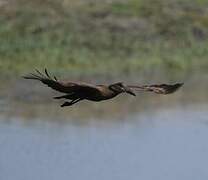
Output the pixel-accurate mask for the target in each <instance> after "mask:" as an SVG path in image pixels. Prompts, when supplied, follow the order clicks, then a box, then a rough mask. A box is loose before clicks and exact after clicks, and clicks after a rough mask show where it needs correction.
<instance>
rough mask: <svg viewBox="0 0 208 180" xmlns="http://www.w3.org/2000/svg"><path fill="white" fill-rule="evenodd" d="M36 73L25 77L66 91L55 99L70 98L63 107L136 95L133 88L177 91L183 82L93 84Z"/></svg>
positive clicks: (167, 92) (152, 90) (159, 92)
mask: <svg viewBox="0 0 208 180" xmlns="http://www.w3.org/2000/svg"><path fill="white" fill-rule="evenodd" d="M36 72H37V73H36V74H33V73H31V74H29V75H27V76H24V78H25V79H34V80H39V81H41V82H42V83H44V84H46V85H47V86H49V87H50V88H52V89H54V90H56V91H59V92H61V93H64V95H62V96H58V97H54V99H69V100H70V102H68V101H66V102H65V103H64V104H62V105H61V107H64V106H71V105H73V104H75V103H77V102H79V101H82V100H90V101H102V100H107V99H111V98H114V97H115V96H117V95H119V94H121V93H128V94H130V95H133V96H136V94H135V93H134V91H133V90H140V91H149V92H154V93H157V94H170V93H173V92H175V91H176V90H177V89H178V88H180V87H181V86H182V85H183V84H182V83H177V84H173V85H168V84H159V85H157V84H155V85H143V86H136V85H124V83H122V82H118V83H114V84H110V85H93V84H88V83H82V82H71V81H60V80H58V79H57V78H56V77H55V76H54V77H53V78H52V77H51V76H50V75H49V73H48V71H47V69H45V74H43V73H41V72H40V71H38V70H36Z"/></svg>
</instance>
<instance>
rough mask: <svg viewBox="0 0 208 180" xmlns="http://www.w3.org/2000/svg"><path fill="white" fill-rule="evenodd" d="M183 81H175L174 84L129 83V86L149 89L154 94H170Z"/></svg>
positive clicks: (144, 89)
mask: <svg viewBox="0 0 208 180" xmlns="http://www.w3.org/2000/svg"><path fill="white" fill-rule="evenodd" d="M182 85H183V83H176V84H153V85H143V86H137V85H129V86H128V87H129V88H132V89H135V90H140V91H149V92H154V93H156V94H171V93H174V92H175V91H177V90H178V89H179V88H180V87H181V86H182Z"/></svg>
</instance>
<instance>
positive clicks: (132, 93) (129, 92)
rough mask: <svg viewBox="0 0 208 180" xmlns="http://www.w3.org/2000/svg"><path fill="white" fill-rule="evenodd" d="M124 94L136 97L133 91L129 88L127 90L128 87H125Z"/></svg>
mask: <svg viewBox="0 0 208 180" xmlns="http://www.w3.org/2000/svg"><path fill="white" fill-rule="evenodd" d="M125 92H126V93H128V94H130V95H132V96H136V94H135V93H134V91H133V90H132V89H131V88H129V87H126V88H125Z"/></svg>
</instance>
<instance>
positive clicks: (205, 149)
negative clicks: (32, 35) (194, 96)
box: [0, 103, 208, 180]
mask: <svg viewBox="0 0 208 180" xmlns="http://www.w3.org/2000/svg"><path fill="white" fill-rule="evenodd" d="M96 118H98V117H96ZM0 119H1V120H0V179H1V180H37V179H44V180H57V179H61V180H68V179H73V180H83V179H87V180H98V179H99V180H115V179H119V180H126V179H131V180H138V179H142V180H153V179H156V180H176V179H177V180H196V179H200V180H207V179H208V104H206V103H205V104H197V105H196V104H195V105H192V104H189V105H184V104H183V105H182V104H178V105H176V106H174V107H171V108H169V107H162V108H158V109H157V110H150V111H148V110H147V111H142V112H139V113H134V114H132V115H127V116H125V117H123V118H122V120H121V121H117V120H116V121H112V123H110V122H109V120H106V121H107V122H108V123H105V119H104V120H102V121H99V119H92V118H91V119H86V120H85V121H89V123H86V124H85V125H79V124H78V125H77V124H74V123H55V122H50V121H43V120H42V119H41V118H40V117H39V119H36V120H35V121H32V122H31V121H30V123H25V122H24V120H23V119H21V117H8V116H4V115H2V116H1V117H0Z"/></svg>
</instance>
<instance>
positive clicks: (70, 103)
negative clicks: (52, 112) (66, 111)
mask: <svg viewBox="0 0 208 180" xmlns="http://www.w3.org/2000/svg"><path fill="white" fill-rule="evenodd" d="M71 105H73V103H72V102H64V103H63V104H62V105H61V107H65V106H71Z"/></svg>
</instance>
